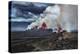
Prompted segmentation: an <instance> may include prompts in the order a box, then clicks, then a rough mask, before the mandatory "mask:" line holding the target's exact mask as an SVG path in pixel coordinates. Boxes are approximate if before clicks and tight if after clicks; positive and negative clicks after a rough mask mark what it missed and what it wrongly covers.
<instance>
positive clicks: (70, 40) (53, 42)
mask: <svg viewBox="0 0 80 54" xmlns="http://www.w3.org/2000/svg"><path fill="white" fill-rule="evenodd" d="M9 37H10V39H9V43H10V44H9V47H10V48H9V51H10V52H13V53H15V52H31V51H47V50H64V49H77V48H78V32H70V33H69V32H65V31H64V32H61V33H55V32H54V33H53V32H51V31H49V30H45V31H42V30H30V31H23V32H11V33H10V36H9Z"/></svg>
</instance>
